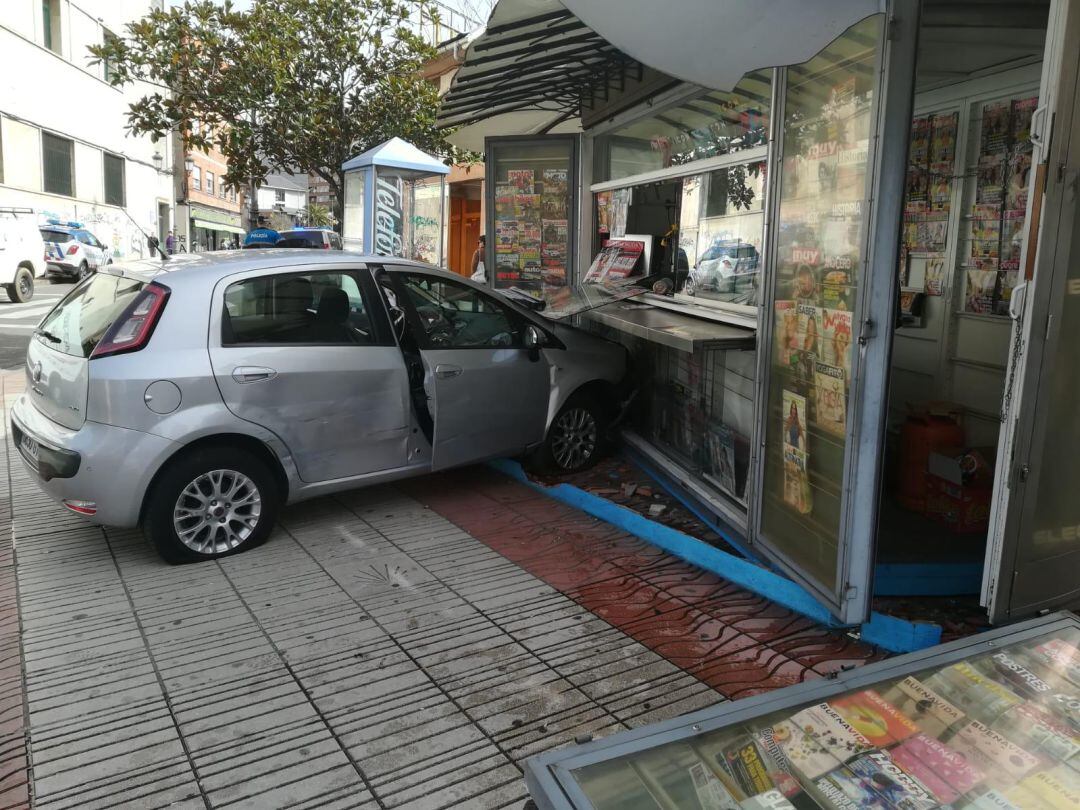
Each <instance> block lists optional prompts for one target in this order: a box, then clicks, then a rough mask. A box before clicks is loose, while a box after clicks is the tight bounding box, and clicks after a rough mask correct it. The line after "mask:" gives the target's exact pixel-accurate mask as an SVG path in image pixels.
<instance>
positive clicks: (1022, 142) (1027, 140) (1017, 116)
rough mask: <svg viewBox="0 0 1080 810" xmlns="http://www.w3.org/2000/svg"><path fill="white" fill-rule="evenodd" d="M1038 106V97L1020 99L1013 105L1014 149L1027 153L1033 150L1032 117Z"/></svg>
mask: <svg viewBox="0 0 1080 810" xmlns="http://www.w3.org/2000/svg"><path fill="white" fill-rule="evenodd" d="M1038 106H1039V98H1038V96H1033V97H1032V98H1018V99H1016V101H1014V102H1013V103H1012V141H1013V147H1014V148H1017V149H1021V150H1025V151H1030V150H1031V116H1032V114H1034V112H1035V109H1036V108H1037V107H1038Z"/></svg>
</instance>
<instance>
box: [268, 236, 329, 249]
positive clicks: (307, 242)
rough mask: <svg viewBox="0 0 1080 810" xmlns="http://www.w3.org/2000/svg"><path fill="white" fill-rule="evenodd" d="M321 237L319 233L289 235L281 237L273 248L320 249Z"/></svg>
mask: <svg viewBox="0 0 1080 810" xmlns="http://www.w3.org/2000/svg"><path fill="white" fill-rule="evenodd" d="M322 244H323V237H322V234H321V233H318V232H316V233H290V234H288V235H283V236H282V237H281V238H280V239H279V240H278V241H277V242H276V243H274V247H285V248H296V247H298V248H307V247H322Z"/></svg>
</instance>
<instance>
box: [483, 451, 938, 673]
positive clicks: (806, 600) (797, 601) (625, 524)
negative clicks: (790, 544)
mask: <svg viewBox="0 0 1080 810" xmlns="http://www.w3.org/2000/svg"><path fill="white" fill-rule="evenodd" d="M489 463H490V465H491V466H492V467H494V468H495V469H496V470H498V471H499V472H501V473H503V474H504V475H506V476H508V477H510V478H513V479H514V480H515V481H519V482H520V483H522V484H525V485H526V486H528V487H530V488H532V489H534V490H536V491H537V492H541V493H543V494H544V495H547V496H548V497H550V498H554V499H555V500H557V501H561V502H562V503H565V504H567V505H568V506H572V507H574V508H575V509H580V510H581V511H582V512H585V513H587V514H590V515H592V516H593V517H595V518H599V519H600V520H603V521H605V522H606V523H610V524H611V525H613V526H618V527H619V528H620V529H622V530H623V531H625V532H628V533H629V534H632V535H634V536H635V537H640V538H641V539H642V540H645V541H646V542H648V543H652V544H653V545H655V546H657V547H658V548H662V549H664V550H665V551H667V552H669V553H671V554H674V555H675V556H676V557H679V558H680V559H683V560H686V561H687V562H688V563H691V564H693V565H696V566H698V567H700V568H704V569H705V570H706V571H712V572H713V573H714V574H716V575H718V576H721V577H723V578H724V579H726V580H728V581H730V582H733V583H735V584H736V585H738V586H740V587H742V588H746V590H748V591H752V592H754V593H756V594H759V595H761V596H764V597H765V598H767V599H771V600H772V601H774V602H776V603H778V604H781V605H783V606H784V607H786V608H789V609H791V610H794V611H795V612H796V613H800V614H802V615H803V616H806V617H807V618H809V619H813V620H814V621H816V622H818V623H820V624H823V625H825V626H827V627H832V628H839V627H844V626H845V625H842V624H841V623H840V622H838V621H837V619H836V617H834V616H833V615H832V613H831V612H830V611H829V609H828V608H827V607H826V606H825V605H824V604H822V603H821V602H819V601H818V600H817V599H815V598H814V596H813V595H812V594H811V593H810V592H809V591H807V590H806V589H805V588H803V587H802V586H801V585H799V584H798V583H796V582H793V581H791V580H790V579H788V578H786V577H784V576H782V575H780V574H778V573H776V572H774V571H770V570H768V569H767V568H762V567H761V566H760V565H757V564H755V563H752V562H750V561H748V560H744V559H742V558H741V557H736V556H735V555H734V554H729V553H728V552H726V551H721V550H720V549H718V548H714V547H713V546H710V545H709V544H707V543H704V542H702V541H701V540H698V539H697V538H694V537H691V536H690V535H688V534H684V533H683V532H680V531H678V530H676V529H672V528H671V527H669V526H665V525H663V524H662V523H657V522H656V521H654V520H649V519H648V518H647V517H644V516H642V515H639V514H638V513H637V512H635V511H633V510H632V509H627V508H626V507H624V506H619V505H618V504H616V503H612V502H611V501H609V500H607V499H606V498H601V497H599V496H597V495H593V494H591V493H589V492H585V491H584V490H582V489H579V488H578V487H575V486H573V485H572V484H555V485H554V486H550V487H549V486H544V485H543V484H538V483H536V482H535V481H532V480H531V479H530V478H529V477H528V476H527V475H526V474H525V471H524V470H523V469H522V467H521V465H520V464H519V463H518V462H516V461H510V460H508V459H499V460H497V461H492V462H489ZM867 631H869V633H870V636H872V637H873V638H871V637H870V636H867V635H866V632H867ZM862 632H863V638H864V640H866V641H867V642H869V643H872V644H876V645H878V646H879V647H882V648H884V649H886V650H889V651H890V652H911V651H913V650H919V649H923V648H924V647H929V646H932V645H934V644H937V643H938V641H940V639H941V628H940V627H939V626H937V625H936V624H923V623H916V622H908V621H906V620H904V619H898V618H896V617H893V616H885V615H884V614H880V613H876V612H874V613H871V616H870V621H869V622H866V623H864V624H863V625H862ZM913 645H918V646H913Z"/></svg>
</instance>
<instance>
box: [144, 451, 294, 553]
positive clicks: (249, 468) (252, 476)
mask: <svg viewBox="0 0 1080 810" xmlns="http://www.w3.org/2000/svg"><path fill="white" fill-rule="evenodd" d="M278 497H279V496H278V488H277V484H276V482H275V480H274V476H273V473H272V472H271V471H270V470H269V469H268V467H267V465H266V464H265V463H264V462H263V461H262V460H261V459H260V458H258V457H257V456H256V455H254V454H252V453H250V452H248V451H247V450H244V449H242V448H205V449H198V450H195V451H193V452H190V453H188V454H186V455H184V456H181V457H180V458H178V459H176V460H175V461H173V462H171V463H170V465H169V466H168V467H167V468H166V469H165V470H164V471H163V472H162V474H161V476H160V477H159V478H158V480H157V481H156V482H155V483H154V486H153V489H152V490H151V492H150V494H149V496H148V498H147V502H146V509H145V512H144V514H143V532H144V533H145V534H146V536H147V539H148V540H149V541H150V543H151V544H152V545H153V546H154V548H156V549H157V551H158V553H159V554H160V555H161V556H162V557H163V558H164V559H165V560H167V561H168V562H171V563H183V562H195V561H198V560H210V559H214V558H215V557H221V556H223V555H225V554H232V553H235V552H238V551H243V550H246V549H248V548H251V547H253V546H256V545H258V544H259V543H261V542H263V541H264V540H266V538H267V537H269V535H270V532H271V530H272V529H273V528H274V520H275V519H276V517H277V510H278Z"/></svg>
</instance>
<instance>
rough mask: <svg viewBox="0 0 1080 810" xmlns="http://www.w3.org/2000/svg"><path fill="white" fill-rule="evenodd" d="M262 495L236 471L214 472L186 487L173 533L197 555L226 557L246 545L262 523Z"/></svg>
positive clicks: (175, 514)
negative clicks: (229, 552)
mask: <svg viewBox="0 0 1080 810" xmlns="http://www.w3.org/2000/svg"><path fill="white" fill-rule="evenodd" d="M261 514H262V495H261V493H260V492H259V488H258V486H256V485H255V482H254V481H252V480H251V479H250V478H248V477H247V476H246V475H244V474H243V473H241V472H237V471H236V470H212V471H210V472H207V473H203V474H202V475H200V476H199V477H198V478H196V479H195V480H194V481H192V482H191V483H189V484H188V485H187V486H186V487H184V489H183V491H182V492H181V493H180V497H179V498H177V499H176V505H175V506H174V507H173V531H175V532H176V536H177V537H178V538H179V539H180V542H182V543H183V544H184V545H185V546H187V547H188V548H189V549H191V550H192V551H194V552H195V553H197V554H224V553H225V552H228V551H232V550H233V549H236V548H238V547H239V546H240V545H241V544H243V543H244V542H245V541H246V540H247V539H248V538H249V537H251V534H252V532H254V531H255V527H256V526H257V525H258V523H259V516H260V515H261Z"/></svg>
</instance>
